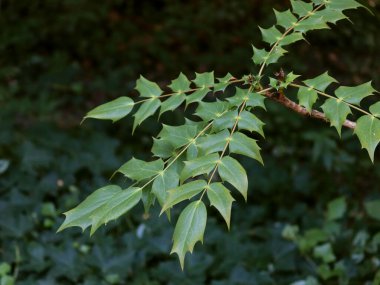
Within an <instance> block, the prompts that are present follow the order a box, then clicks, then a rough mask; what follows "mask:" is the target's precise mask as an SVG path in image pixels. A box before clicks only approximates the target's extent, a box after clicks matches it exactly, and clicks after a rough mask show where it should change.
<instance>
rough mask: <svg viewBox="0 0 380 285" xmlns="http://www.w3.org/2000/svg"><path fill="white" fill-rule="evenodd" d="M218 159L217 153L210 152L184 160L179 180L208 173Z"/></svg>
mask: <svg viewBox="0 0 380 285" xmlns="http://www.w3.org/2000/svg"><path fill="white" fill-rule="evenodd" d="M218 160H219V155H218V154H217V153H212V154H208V155H205V156H201V157H198V158H196V159H194V160H191V161H185V167H184V168H183V170H182V172H181V175H180V179H181V182H183V181H185V180H186V179H188V178H190V177H195V176H198V175H201V174H208V173H210V172H211V170H213V169H214V167H215V165H216V163H217V162H218Z"/></svg>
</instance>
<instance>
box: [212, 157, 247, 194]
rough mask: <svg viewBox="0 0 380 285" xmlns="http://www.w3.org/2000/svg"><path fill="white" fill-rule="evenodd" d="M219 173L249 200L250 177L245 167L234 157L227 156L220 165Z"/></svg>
mask: <svg viewBox="0 0 380 285" xmlns="http://www.w3.org/2000/svg"><path fill="white" fill-rule="evenodd" d="M218 173H219V175H220V177H221V178H222V179H223V181H227V182H228V183H230V184H231V185H232V186H234V187H235V188H236V189H237V190H238V191H239V192H240V193H241V194H242V195H243V197H244V199H245V200H246V201H247V191H248V178H247V173H246V172H245V169H244V168H243V166H241V164H240V163H239V162H238V161H237V160H236V159H234V158H232V157H230V156H226V157H224V158H223V159H222V161H221V162H220V163H219V165H218Z"/></svg>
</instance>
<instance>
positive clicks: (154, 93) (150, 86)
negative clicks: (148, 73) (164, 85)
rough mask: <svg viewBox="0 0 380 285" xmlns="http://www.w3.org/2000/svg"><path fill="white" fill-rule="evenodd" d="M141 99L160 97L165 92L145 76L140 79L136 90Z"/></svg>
mask: <svg viewBox="0 0 380 285" xmlns="http://www.w3.org/2000/svg"><path fill="white" fill-rule="evenodd" d="M135 89H136V90H137V91H138V92H139V93H140V96H141V97H147V98H150V97H158V96H160V95H161V94H162V93H163V91H162V90H161V88H160V87H159V86H158V85H157V83H155V82H152V81H149V80H148V79H146V78H145V77H144V76H142V75H141V76H140V78H139V79H138V80H137V81H136V88H135Z"/></svg>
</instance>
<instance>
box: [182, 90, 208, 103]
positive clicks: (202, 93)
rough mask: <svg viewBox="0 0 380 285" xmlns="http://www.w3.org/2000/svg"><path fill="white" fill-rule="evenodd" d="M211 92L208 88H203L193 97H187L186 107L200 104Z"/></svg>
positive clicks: (193, 94) (192, 95)
mask: <svg viewBox="0 0 380 285" xmlns="http://www.w3.org/2000/svg"><path fill="white" fill-rule="evenodd" d="M210 91H211V90H210V88H208V87H202V88H201V89H199V90H197V91H195V92H194V93H192V94H191V95H188V96H186V106H188V105H190V104H191V103H194V102H197V103H200V102H201V101H202V99H203V98H204V97H205V96H206V95H207V93H209V92H210Z"/></svg>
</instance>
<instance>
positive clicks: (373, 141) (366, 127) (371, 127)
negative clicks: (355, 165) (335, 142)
mask: <svg viewBox="0 0 380 285" xmlns="http://www.w3.org/2000/svg"><path fill="white" fill-rule="evenodd" d="M355 134H356V135H357V136H358V138H359V140H360V143H361V145H362V147H363V148H365V149H367V151H368V153H369V156H370V158H371V160H372V162H373V161H374V156H375V149H376V147H377V145H378V144H379V142H380V120H379V119H377V118H376V117H374V116H369V115H365V116H362V117H360V118H359V120H358V121H357V123H356V128H355Z"/></svg>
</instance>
